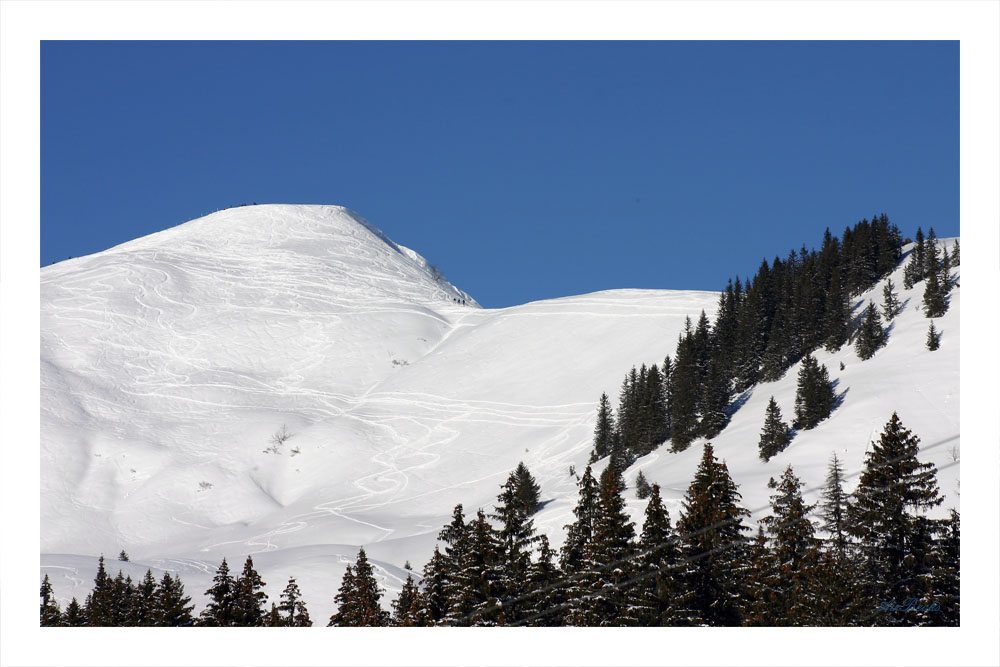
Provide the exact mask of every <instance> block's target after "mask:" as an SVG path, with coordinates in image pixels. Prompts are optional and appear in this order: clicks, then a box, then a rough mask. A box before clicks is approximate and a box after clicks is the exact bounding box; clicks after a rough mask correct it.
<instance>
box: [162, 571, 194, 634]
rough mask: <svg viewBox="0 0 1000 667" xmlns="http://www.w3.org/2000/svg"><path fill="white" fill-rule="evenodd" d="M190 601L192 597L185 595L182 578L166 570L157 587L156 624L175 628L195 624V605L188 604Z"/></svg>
mask: <svg viewBox="0 0 1000 667" xmlns="http://www.w3.org/2000/svg"><path fill="white" fill-rule="evenodd" d="M189 602H191V598H190V597H188V596H186V595H184V583H183V582H181V578H180V577H171V576H170V573H169V572H164V573H163V578H162V579H161V580H160V586H159V588H158V589H157V620H156V624H157V625H159V626H166V627H173V628H176V627H187V626H189V625H194V617H193V616H191V612H192V610H194V605H190V604H188V603H189Z"/></svg>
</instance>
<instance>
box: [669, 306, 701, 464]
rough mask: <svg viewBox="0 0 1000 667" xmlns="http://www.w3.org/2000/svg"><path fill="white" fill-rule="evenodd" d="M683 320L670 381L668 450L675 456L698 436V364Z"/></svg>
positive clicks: (691, 340)
mask: <svg viewBox="0 0 1000 667" xmlns="http://www.w3.org/2000/svg"><path fill="white" fill-rule="evenodd" d="M690 322H691V321H690V319H689V320H687V331H686V334H685V336H684V337H683V338H681V340H680V341H678V343H677V352H676V354H675V355H674V369H673V372H672V373H671V375H670V379H671V383H672V384H671V387H670V394H671V413H670V424H671V431H670V446H671V449H672V450H673V451H675V452H681V451H684V450H685V449H687V447H688V445H690V444H691V441H692V440H694V439H695V438H696V437H697V435H698V402H699V401H698V397H699V391H698V385H699V383H700V378H699V371H698V360H697V358H696V356H695V349H694V347H695V346H694V335H693V333H692V332H691V330H690Z"/></svg>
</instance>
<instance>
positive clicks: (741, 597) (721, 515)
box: [677, 443, 750, 626]
mask: <svg viewBox="0 0 1000 667" xmlns="http://www.w3.org/2000/svg"><path fill="white" fill-rule="evenodd" d="M740 499H741V496H740V494H739V492H738V491H737V487H736V484H734V483H733V480H732V478H731V477H730V476H729V469H728V468H727V466H726V464H725V463H722V462H719V461H718V459H716V458H715V453H714V451H713V449H712V445H711V444H708V443H707V444H706V445H705V449H704V452H703V454H702V459H701V463H700V464H699V466H698V470H697V471H696V472H695V477H694V480H693V481H692V482H691V485H690V486H689V487H688V490H687V493H686V494H685V496H684V502H683V512H682V514H681V518H680V521H679V522H678V524H677V528H678V531H679V532H680V536H681V544H682V550H681V554H682V557H683V558H685V560H686V561H687V563H686V566H685V570H684V572H683V575H682V581H683V590H684V593H683V595H682V596H681V599H680V600H679V601H678V617H679V619H680V621H681V623H682V624H684V625H688V624H707V625H713V626H715V625H719V626H735V625H740V624H741V622H742V620H743V610H744V606H745V599H746V591H745V590H744V577H745V575H746V574H747V564H746V549H747V538H746V536H745V535H743V533H744V531H747V530H749V528H747V527H746V526H745V525H743V519H744V518H746V517H748V516H749V515H750V513H749V512H748V511H747V510H746V509H744V508H743V507H741V506H740V505H739V502H740Z"/></svg>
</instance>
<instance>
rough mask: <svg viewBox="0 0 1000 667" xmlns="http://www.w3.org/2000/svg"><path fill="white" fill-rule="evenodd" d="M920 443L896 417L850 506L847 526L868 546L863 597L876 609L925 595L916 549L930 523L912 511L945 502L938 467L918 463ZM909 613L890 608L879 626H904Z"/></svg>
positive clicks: (876, 445) (873, 447)
mask: <svg viewBox="0 0 1000 667" xmlns="http://www.w3.org/2000/svg"><path fill="white" fill-rule="evenodd" d="M919 443H920V439H919V438H918V437H917V436H915V435H913V433H911V432H910V431H909V430H908V429H906V428H905V427H904V426H903V424H902V422H901V421H900V419H899V416H898V415H897V414H896V413H893V415H892V418H891V419H890V420H889V422H888V423H887V424H886V425H885V428H884V429H883V431H882V434H881V436H880V437H879V440H878V441H877V442H873V443H872V444H871V449H870V450H869V451H868V454H867V456H866V458H865V470H864V472H863V473H862V474H861V479H860V480H859V482H858V487H857V488H856V489H855V491H854V502H853V503H852V504H851V505H849V506H848V510H847V518H848V527H849V530H850V533H851V535H852V536H853V537H855V538H857V540H858V542H859V543H860V544H862V545H864V551H863V553H862V561H863V563H864V568H865V571H864V580H863V596H864V598H866V604H868V605H870V606H871V608H875V607H876V606H877V605H881V604H883V603H893V604H895V603H901V602H902V601H903V600H905V599H907V598H911V597H920V593H921V592H922V591H919V590H915V589H916V588H917V585H918V582H917V579H918V577H920V576H923V575H925V574H926V564H925V563H924V559H923V558H922V557H921V556H920V554H919V553H914V552H915V551H917V550H916V549H915V547H917V546H918V545H920V544H921V543H925V542H926V540H925V539H924V537H922V535H921V533H922V532H924V531H925V530H926V521H927V519H926V518H925V517H923V516H919V515H917V516H915V515H913V514H912V513H911V512H917V511H920V510H926V509H928V508H931V507H935V506H937V505H939V504H941V502H942V498H941V497H940V495H939V493H938V487H937V480H936V470H937V469H936V468H935V466H934V465H933V464H931V463H920V462H919V461H918V460H917V452H918V449H919ZM905 616H906V612H899V611H895V610H886V611H882V612H881V613H879V614H878V615H877V616H876V618H875V622H876V623H877V624H880V625H881V624H886V625H901V624H904V623H905V622H906V620H905Z"/></svg>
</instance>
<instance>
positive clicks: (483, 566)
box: [444, 510, 506, 626]
mask: <svg viewBox="0 0 1000 667" xmlns="http://www.w3.org/2000/svg"><path fill="white" fill-rule="evenodd" d="M467 539H468V548H467V549H466V550H465V551H464V552H463V555H462V558H461V559H460V560H459V561H458V564H457V570H456V572H455V576H454V582H455V592H454V594H453V595H452V596H451V599H450V602H451V607H450V608H449V609H448V613H447V614H446V615H445V618H444V620H445V623H446V624H447V625H459V626H469V625H497V624H503V623H504V622H505V620H506V619H505V617H504V614H503V610H502V605H501V602H500V597H501V596H502V595H503V591H502V590H500V585H501V581H500V579H501V573H500V568H501V563H500V558H499V552H500V544H499V540H498V538H497V535H496V532H495V531H494V530H493V527H492V526H491V525H490V523H489V522H488V521H487V520H486V515H485V514H484V513H483V511H482V510H479V511H478V512H477V513H476V518H475V519H473V520H472V521H470V522H469V530H468V538H467Z"/></svg>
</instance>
